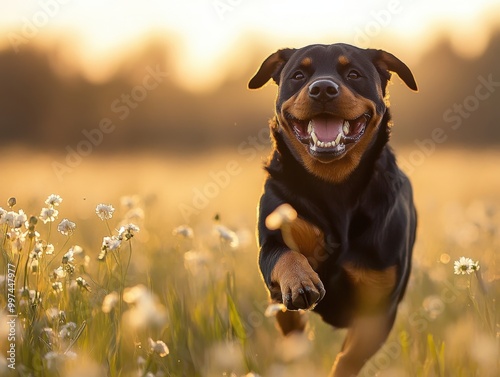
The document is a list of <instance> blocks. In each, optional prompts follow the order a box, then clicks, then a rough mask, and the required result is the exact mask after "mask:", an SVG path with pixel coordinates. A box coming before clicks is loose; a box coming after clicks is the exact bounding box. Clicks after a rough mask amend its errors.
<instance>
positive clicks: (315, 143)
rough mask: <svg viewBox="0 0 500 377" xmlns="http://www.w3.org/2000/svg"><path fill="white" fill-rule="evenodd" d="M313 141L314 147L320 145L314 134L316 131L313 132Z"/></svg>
mask: <svg viewBox="0 0 500 377" xmlns="http://www.w3.org/2000/svg"><path fill="white" fill-rule="evenodd" d="M311 139H313V143H314V145H318V137H317V136H316V134H315V133H314V131H312V132H311Z"/></svg>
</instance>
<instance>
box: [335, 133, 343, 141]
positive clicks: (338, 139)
mask: <svg viewBox="0 0 500 377" xmlns="http://www.w3.org/2000/svg"><path fill="white" fill-rule="evenodd" d="M341 137H342V132H339V134H338V135H337V138H336V139H335V144H338V143H340V138H341Z"/></svg>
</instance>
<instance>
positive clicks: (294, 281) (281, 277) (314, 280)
mask: <svg viewBox="0 0 500 377" xmlns="http://www.w3.org/2000/svg"><path fill="white" fill-rule="evenodd" d="M270 281H271V284H270V287H269V289H270V291H271V298H272V299H273V300H274V301H277V302H282V303H283V304H284V305H285V306H286V308H287V309H288V310H298V309H311V308H313V307H314V305H315V304H316V303H317V302H318V301H320V300H321V299H322V298H323V297H324V295H325V288H324V286H323V283H322V282H321V280H320V278H319V276H318V274H317V273H316V272H315V271H314V270H313V269H312V267H311V265H310V264H309V262H308V261H307V258H306V257H305V256H304V255H302V254H301V253H299V252H297V251H293V250H288V251H285V252H283V253H282V254H281V255H280V256H279V257H278V260H277V261H276V264H275V265H274V268H273V269H272V272H271V279H270Z"/></svg>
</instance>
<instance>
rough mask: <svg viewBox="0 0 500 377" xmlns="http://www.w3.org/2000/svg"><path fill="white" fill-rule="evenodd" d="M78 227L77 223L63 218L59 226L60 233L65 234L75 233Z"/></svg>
mask: <svg viewBox="0 0 500 377" xmlns="http://www.w3.org/2000/svg"><path fill="white" fill-rule="evenodd" d="M75 229H76V224H75V223H74V222H72V221H69V220H68V219H62V221H61V222H60V223H59V225H58V226H57V230H58V231H59V233H61V234H62V235H65V236H69V235H71V234H73V232H74V231H75Z"/></svg>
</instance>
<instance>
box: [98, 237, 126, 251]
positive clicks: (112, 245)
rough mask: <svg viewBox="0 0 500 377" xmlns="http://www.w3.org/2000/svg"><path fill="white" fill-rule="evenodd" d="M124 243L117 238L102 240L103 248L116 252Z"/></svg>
mask: <svg viewBox="0 0 500 377" xmlns="http://www.w3.org/2000/svg"><path fill="white" fill-rule="evenodd" d="M121 243H122V241H121V240H119V239H118V238H117V237H116V236H111V237H104V238H103V239H102V247H103V248H106V250H108V251H111V250H116V249H119V248H120V245H121Z"/></svg>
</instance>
